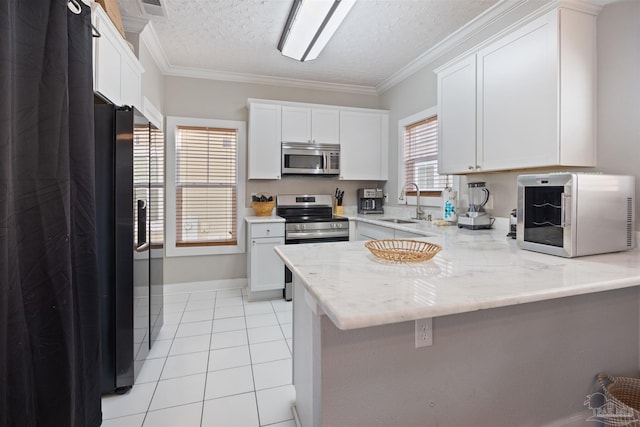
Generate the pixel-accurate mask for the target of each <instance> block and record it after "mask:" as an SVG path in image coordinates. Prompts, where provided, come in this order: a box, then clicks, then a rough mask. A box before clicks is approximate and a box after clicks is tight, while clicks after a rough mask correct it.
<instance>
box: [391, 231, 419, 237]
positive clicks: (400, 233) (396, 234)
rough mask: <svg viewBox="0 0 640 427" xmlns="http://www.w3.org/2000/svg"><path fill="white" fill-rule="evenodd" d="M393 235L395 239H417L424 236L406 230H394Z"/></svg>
mask: <svg viewBox="0 0 640 427" xmlns="http://www.w3.org/2000/svg"><path fill="white" fill-rule="evenodd" d="M393 237H394V238H396V239H417V238H421V237H425V236H424V235H422V234H416V233H410V232H408V231H402V230H394V233H393Z"/></svg>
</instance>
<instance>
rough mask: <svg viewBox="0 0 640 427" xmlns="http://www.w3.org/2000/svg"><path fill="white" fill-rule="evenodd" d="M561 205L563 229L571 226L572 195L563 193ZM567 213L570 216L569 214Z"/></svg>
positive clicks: (561, 224)
mask: <svg viewBox="0 0 640 427" xmlns="http://www.w3.org/2000/svg"><path fill="white" fill-rule="evenodd" d="M561 197H562V199H561V202H562V203H561V205H560V218H561V220H560V226H561V227H562V228H565V227H569V226H571V211H570V209H571V195H569V194H566V193H562V196H561ZM567 211H569V212H568V214H567ZM567 219H568V220H567Z"/></svg>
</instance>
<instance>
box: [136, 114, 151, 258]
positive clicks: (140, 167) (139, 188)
mask: <svg viewBox="0 0 640 427" xmlns="http://www.w3.org/2000/svg"><path fill="white" fill-rule="evenodd" d="M138 200H144V201H145V202H147V201H148V200H149V126H148V125H134V127H133V242H134V243H133V244H134V247H137V246H138V244H139V243H140V240H139V236H138ZM148 214H149V212H148V210H147V221H148V220H149V219H148ZM148 237H149V236H145V239H144V240H145V241H148Z"/></svg>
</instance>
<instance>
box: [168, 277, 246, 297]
mask: <svg viewBox="0 0 640 427" xmlns="http://www.w3.org/2000/svg"><path fill="white" fill-rule="evenodd" d="M246 286H247V279H226V280H207V281H204V282H184V283H165V285H164V294H165V295H174V294H184V293H190V292H209V291H220V290H223V289H242V288H245V287H246Z"/></svg>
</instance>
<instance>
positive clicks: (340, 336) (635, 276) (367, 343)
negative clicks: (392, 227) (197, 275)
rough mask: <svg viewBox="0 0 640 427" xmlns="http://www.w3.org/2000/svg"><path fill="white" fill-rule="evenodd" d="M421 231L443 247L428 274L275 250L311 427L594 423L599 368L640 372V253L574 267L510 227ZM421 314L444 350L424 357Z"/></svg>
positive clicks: (333, 248) (346, 254)
mask: <svg viewBox="0 0 640 427" xmlns="http://www.w3.org/2000/svg"><path fill="white" fill-rule="evenodd" d="M423 231H424V232H423V234H427V235H429V234H430V235H431V237H424V240H426V241H430V242H433V243H437V244H440V245H442V247H443V250H442V251H441V252H440V253H439V254H438V255H437V256H436V257H435V258H434V259H433V260H431V261H428V262H424V263H417V264H394V263H389V262H385V261H382V260H379V259H377V258H375V257H374V256H373V255H371V254H370V253H369V251H368V250H367V249H366V248H365V247H364V245H363V242H349V243H329V244H315V245H314V244H310V245H289V246H279V247H277V248H276V252H277V253H278V255H280V257H281V258H282V259H283V260H284V262H285V264H286V265H287V266H288V267H289V268H290V269H291V270H292V272H293V274H294V315H293V316H294V325H293V333H294V355H293V357H294V359H293V366H294V368H293V370H294V372H293V375H294V385H295V388H296V411H297V414H298V417H299V418H300V422H301V425H302V426H304V427H310V426H338V425H339V426H346V425H348V426H390V425H398V426H400V425H401V426H429V425H441V426H450V425H456V426H462V425H478V426H481V425H492V426H501V425H503V426H515V425H536V426H537V425H547V424H552V423H553V425H584V424H585V422H586V418H587V417H588V416H589V415H590V411H589V409H588V408H587V407H585V406H583V402H584V401H585V399H586V397H587V395H588V394H590V393H592V392H594V391H595V388H594V384H593V379H594V377H595V375H596V374H597V373H598V372H602V371H604V372H608V373H612V374H637V373H638V356H639V351H638V345H639V339H638V333H639V328H638V321H639V311H640V310H639V306H640V294H639V291H638V285H640V251H637V250H634V251H629V252H621V253H615V254H605V255H597V256H589V257H583V258H575V259H564V258H559V257H554V256H550V255H543V254H538V253H534V252H528V251H523V250H519V249H517V247H516V245H515V241H513V240H510V239H506V238H505V232H504V231H502V230H481V231H471V230H459V229H457V228H454V227H442V228H436V227H430V228H428V229H424V228H423ZM422 318H433V345H431V346H428V347H423V348H417V349H416V348H415V345H414V343H415V322H414V320H416V319H422Z"/></svg>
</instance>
